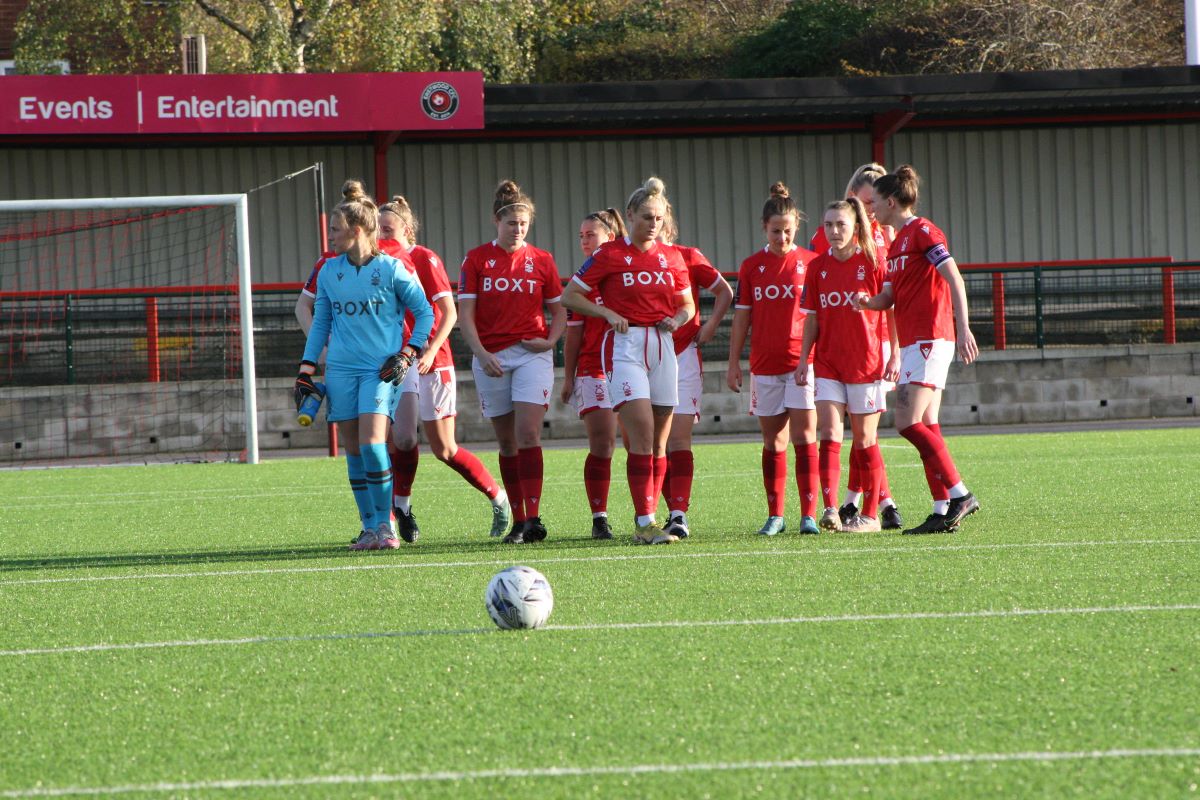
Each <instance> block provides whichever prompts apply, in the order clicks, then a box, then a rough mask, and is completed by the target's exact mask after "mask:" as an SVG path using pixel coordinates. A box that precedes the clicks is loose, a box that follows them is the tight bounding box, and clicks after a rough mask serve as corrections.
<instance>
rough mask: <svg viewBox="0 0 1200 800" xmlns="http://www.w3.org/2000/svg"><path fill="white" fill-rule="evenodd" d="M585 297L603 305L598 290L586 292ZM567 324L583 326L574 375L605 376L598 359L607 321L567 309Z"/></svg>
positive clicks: (582, 376) (578, 376)
mask: <svg viewBox="0 0 1200 800" xmlns="http://www.w3.org/2000/svg"><path fill="white" fill-rule="evenodd" d="M587 299H588V300H591V301H592V302H593V303H595V304H596V305H601V306H602V305H604V298H603V297H601V296H600V294H599V292H596V291H591V292H588V294H587ZM567 324H568V325H571V326H581V327H582V328H583V340H582V341H581V342H580V343H579V358H578V360H577V361H576V364H575V377H576V378H603V377H605V375H604V367H603V364H602V362H601V359H600V348H601V347H602V346H603V344H604V334H605V333H607V332H608V331H609V330H610V328H609V327H608V322H606V321H605V320H604V319H602V318H600V317H593V316H589V315H587V314H577V313H575V312H574V311H567Z"/></svg>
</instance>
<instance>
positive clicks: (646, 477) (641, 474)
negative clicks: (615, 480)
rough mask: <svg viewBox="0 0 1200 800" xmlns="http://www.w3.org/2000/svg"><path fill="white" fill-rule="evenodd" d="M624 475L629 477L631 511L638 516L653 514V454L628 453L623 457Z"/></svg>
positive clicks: (654, 496)
mask: <svg viewBox="0 0 1200 800" xmlns="http://www.w3.org/2000/svg"><path fill="white" fill-rule="evenodd" d="M625 476H626V477H627V478H628V479H629V496H630V497H631V498H632V499H633V513H634V514H636V515H637V516H639V517H644V516H653V514H654V500H655V498H656V495H655V494H654V456H652V455H650V454H649V453H646V454H645V455H640V454H638V453H630V454H629V456H628V457H627V458H626V459H625Z"/></svg>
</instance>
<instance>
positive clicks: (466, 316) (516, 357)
mask: <svg viewBox="0 0 1200 800" xmlns="http://www.w3.org/2000/svg"><path fill="white" fill-rule="evenodd" d="M533 217H534V206H533V200H531V199H530V198H529V197H528V196H526V194H525V193H524V192H523V191H521V187H520V186H518V185H517V184H516V183H514V182H513V181H511V180H505V181H501V182H500V185H499V186H497V187H496V194H495V198H494V201H493V203H492V222H493V223H494V224H495V225H496V238H495V239H493V240H492V241H491V242H489V243H487V244H484V245H481V246H479V247H476V248H475V249H474V250H472V251H471V252H469V253H467V256H466V258H465V259H463V264H462V273H461V275H460V276H459V293H458V300H459V325H460V327H461V328H462V333H463V339H464V340H465V341H466V343H467V346H468V347H470V348H471V352H472V353H473V354H474V358H473V359H472V361H471V370H472V372H473V373H474V375H475V386H476V389H477V390H478V392H479V406H480V409H481V410H482V412H483V416H484V417H486V418H487V419H489V420H490V421H491V423H492V429H493V430H494V431H495V433H496V441H497V442H498V443H499V445H500V479H501V480H502V481H503V482H504V489H505V491H506V492H507V494H508V500H509V503H510V504H511V506H512V530H511V531H509V533H508V535H507V536H505V537H504V542H505V543H507V544H523V543H525V542H540V541H542V540H543V539H545V538H546V526H545V525H543V524H542V518H541V512H540V507H541V505H540V504H541V499H542V498H541V495H542V478H543V461H542V420H543V419H544V418H545V416H546V409H547V408H549V407H550V392H551V391H553V390H554V359H553V355H552V353H551V351H552V350H553V349H554V343H555V342H557V341H558V337H559V336H561V335H562V332H563V329H564V328H565V327H566V323H567V315H566V311H565V310H564V309H563V307H562V302H561V301H562V280H561V279H560V278H559V277H558V267H557V266H556V265H555V263H554V257H553V256H551V255H550V254H549V253H547V252H546V251H545V250H539V249H538V248H536V247H534V246H533V245H531V244H529V243H527V242H526V241H525V236H526V234H528V232H529V227H530V225H532V224H533ZM545 309H549V311H550V317H551V319H550V324H549V326H547V325H546V313H545Z"/></svg>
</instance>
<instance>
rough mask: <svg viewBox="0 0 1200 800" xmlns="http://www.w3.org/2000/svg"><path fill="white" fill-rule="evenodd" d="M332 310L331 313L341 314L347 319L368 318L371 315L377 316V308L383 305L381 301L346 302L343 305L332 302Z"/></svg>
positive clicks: (335, 301)
mask: <svg viewBox="0 0 1200 800" xmlns="http://www.w3.org/2000/svg"><path fill="white" fill-rule="evenodd" d="M330 305H331V306H332V308H333V313H335V314H341V315H344V316H347V317H369V316H372V315H376V316H378V314H379V307H380V306H382V305H383V301H382V300H378V299H375V300H348V301H346V302H345V303H343V302H340V301H338V300H334V301H333V303H331V304H330Z"/></svg>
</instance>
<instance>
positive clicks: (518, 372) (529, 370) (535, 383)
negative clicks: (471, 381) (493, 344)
mask: <svg viewBox="0 0 1200 800" xmlns="http://www.w3.org/2000/svg"><path fill="white" fill-rule="evenodd" d="M495 356H496V358H497V359H499V361H500V369H502V370H504V374H503V375H501V376H500V377H499V378H493V377H492V376H490V375H486V374H484V372H483V368H482V367H481V366H479V359H478V358H474V357H472V359H471V372H472V373H473V374H474V375H475V390H476V391H477V392H478V393H479V409H480V411H482V412H483V416H485V417H487V418H488V419H491V418H492V417H503V416H504V415H505V414H508V413H510V412H511V411H512V410H513V403H514V402H517V403H533V404H535V405H542V406H545V407H547V408H549V407H550V391H551V390H552V389H553V388H554V356H553V354H552V353H551V352H550V351H549V350H547V351H545V352H544V353H534V352H531V351H529V350H526V349H525V348H524V347H523V346H521V345H520V344H514V345H512V346H511V347H506V348H504V349H503V350H501V351H500V352H499V353H496V354H495Z"/></svg>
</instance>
